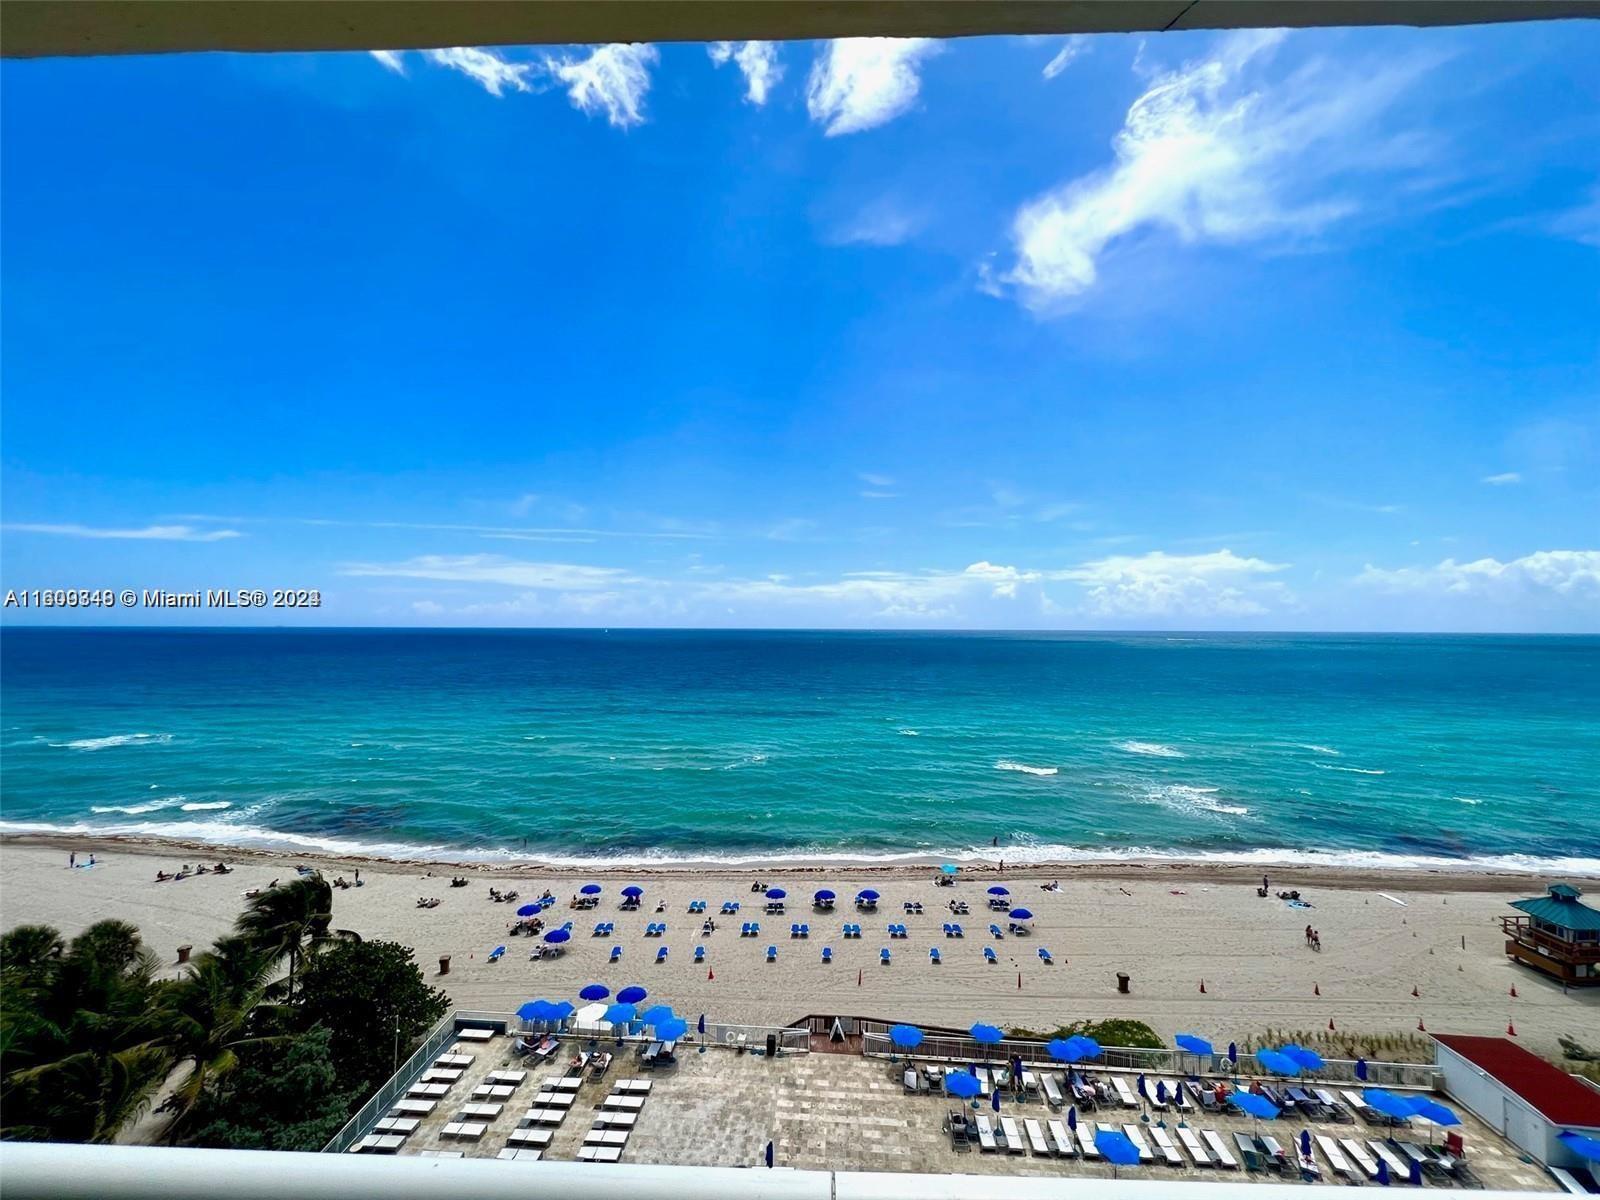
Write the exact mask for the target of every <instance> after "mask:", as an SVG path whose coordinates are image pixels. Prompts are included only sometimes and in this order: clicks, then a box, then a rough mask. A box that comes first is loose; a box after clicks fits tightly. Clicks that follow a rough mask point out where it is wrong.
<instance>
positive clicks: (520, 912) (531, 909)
mask: <svg viewBox="0 0 1600 1200" xmlns="http://www.w3.org/2000/svg"><path fill="white" fill-rule="evenodd" d="M538 911H539V906H538V905H537V904H524V905H523V906H522V907H521V908H519V909H517V916H519V917H531V916H533V914H534V913H536V912H538Z"/></svg>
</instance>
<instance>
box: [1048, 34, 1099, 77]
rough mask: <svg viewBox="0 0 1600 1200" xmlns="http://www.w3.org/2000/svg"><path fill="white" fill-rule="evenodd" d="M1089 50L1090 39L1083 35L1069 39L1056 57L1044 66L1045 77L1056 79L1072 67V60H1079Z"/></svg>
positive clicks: (1076, 35) (1075, 35)
mask: <svg viewBox="0 0 1600 1200" xmlns="http://www.w3.org/2000/svg"><path fill="white" fill-rule="evenodd" d="M1088 48H1089V39H1088V38H1087V37H1086V36H1084V35H1083V34H1081V33H1079V34H1074V35H1073V36H1072V37H1069V38H1068V39H1067V40H1066V42H1065V43H1064V44H1063V45H1062V47H1061V49H1060V50H1058V51H1057V52H1056V56H1055V57H1054V58H1052V59H1051V60H1050V61H1049V62H1047V63H1045V65H1044V72H1043V74H1044V77H1045V78H1046V79H1054V78H1055V77H1056V76H1057V75H1059V74H1061V72H1063V71H1065V70H1066V69H1067V68H1068V67H1069V66H1071V65H1072V60H1073V59H1075V58H1077V57H1078V56H1079V55H1080V54H1082V53H1083V52H1084V51H1085V50H1087V49H1088Z"/></svg>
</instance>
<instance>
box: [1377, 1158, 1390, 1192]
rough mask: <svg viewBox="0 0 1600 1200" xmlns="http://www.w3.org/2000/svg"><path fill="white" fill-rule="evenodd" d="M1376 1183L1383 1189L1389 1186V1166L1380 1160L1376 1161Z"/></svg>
mask: <svg viewBox="0 0 1600 1200" xmlns="http://www.w3.org/2000/svg"><path fill="white" fill-rule="evenodd" d="M1378 1183H1379V1184H1380V1185H1381V1186H1383V1187H1388V1186H1389V1164H1388V1162H1387V1161H1385V1160H1384V1159H1381V1158H1380V1159H1379V1160H1378Z"/></svg>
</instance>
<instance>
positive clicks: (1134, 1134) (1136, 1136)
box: [1122, 1125, 1156, 1166]
mask: <svg viewBox="0 0 1600 1200" xmlns="http://www.w3.org/2000/svg"><path fill="white" fill-rule="evenodd" d="M1122 1132H1123V1133H1125V1134H1127V1135H1128V1140H1129V1141H1130V1142H1132V1143H1133V1148H1134V1149H1135V1150H1137V1151H1138V1152H1139V1163H1140V1165H1141V1166H1143V1165H1145V1164H1146V1163H1153V1162H1155V1160H1156V1156H1155V1155H1154V1154H1152V1153H1151V1152H1150V1143H1149V1142H1147V1141H1145V1140H1144V1134H1143V1132H1141V1131H1140V1129H1139V1127H1138V1126H1137V1125H1124V1126H1123V1127H1122Z"/></svg>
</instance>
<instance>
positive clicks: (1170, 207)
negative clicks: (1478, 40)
mask: <svg viewBox="0 0 1600 1200" xmlns="http://www.w3.org/2000/svg"><path fill="white" fill-rule="evenodd" d="M1284 36H1285V34H1284V31H1282V30H1252V31H1248V32H1240V33H1231V34H1226V35H1223V36H1222V37H1220V38H1218V39H1217V40H1216V42H1215V43H1214V44H1213V49H1212V51H1211V53H1210V54H1209V55H1208V56H1206V57H1205V58H1202V59H1200V60H1198V61H1194V62H1189V63H1186V64H1184V65H1183V66H1182V67H1180V68H1178V69H1177V70H1175V71H1172V72H1169V73H1167V74H1165V75H1161V76H1159V77H1157V78H1156V79H1155V80H1154V81H1153V82H1151V84H1150V86H1149V87H1148V88H1147V90H1146V91H1145V92H1144V94H1143V95H1141V96H1140V97H1139V98H1138V99H1137V100H1135V101H1134V102H1133V105H1132V106H1131V107H1130V108H1129V109H1128V113H1127V116H1126V118H1125V120H1124V123H1123V127H1122V129H1121V131H1120V132H1119V133H1118V134H1117V135H1116V137H1115V139H1114V140H1113V159H1112V162H1111V163H1110V164H1109V165H1108V166H1106V167H1104V168H1102V169H1100V170H1098V171H1094V172H1091V173H1090V174H1087V175H1084V176H1081V177H1079V178H1076V179H1073V180H1069V181H1068V182H1066V183H1065V184H1063V185H1061V186H1059V187H1057V188H1055V189H1053V190H1051V191H1049V192H1047V193H1045V194H1044V195H1042V196H1039V197H1037V198H1036V199H1034V200H1032V201H1030V202H1029V203H1027V204H1025V205H1024V206H1023V207H1022V208H1021V209H1020V210H1019V211H1018V212H1017V214H1016V217H1015V219H1014V222H1013V225H1012V241H1013V244H1014V250H1015V255H1016V261H1015V264H1014V266H1013V267H1012V268H1011V270H1010V271H1009V272H1007V273H1005V274H1004V275H1002V276H1000V277H999V278H998V280H997V279H996V278H995V277H994V276H993V275H992V274H991V273H989V272H987V271H985V272H981V275H982V280H981V282H982V286H984V288H985V290H989V291H999V290H1001V289H1002V287H1004V286H1009V287H1012V288H1014V289H1015V290H1016V291H1017V293H1018V294H1019V295H1020V298H1021V299H1022V300H1023V301H1024V302H1025V303H1026V304H1027V305H1028V306H1029V307H1031V308H1034V309H1036V310H1048V309H1052V308H1059V307H1060V306H1062V304H1063V303H1064V302H1066V301H1070V300H1071V298H1073V297H1075V296H1078V295H1081V294H1082V293H1084V292H1085V291H1087V290H1088V289H1090V288H1091V287H1093V286H1094V284H1095V283H1096V281H1097V279H1098V278H1099V273H1100V267H1101V260H1102V259H1103V257H1104V256H1105V255H1106V254H1107V253H1108V251H1109V250H1111V249H1113V248H1114V247H1116V246H1117V245H1118V244H1120V243H1122V242H1123V241H1125V240H1128V239H1131V238H1134V237H1136V236H1137V235H1141V234H1150V233H1152V232H1157V231H1159V232H1165V233H1168V234H1172V235H1175V236H1176V237H1177V238H1178V239H1180V240H1181V241H1185V242H1198V241H1221V242H1240V241H1246V240H1250V239H1262V238H1267V237H1278V238H1305V237H1309V236H1313V235H1315V234H1317V233H1319V232H1321V231H1323V230H1324V229H1325V228H1327V227H1328V226H1330V225H1332V224H1334V223H1335V222H1338V221H1340V220H1342V219H1345V218H1347V217H1349V216H1351V215H1353V214H1354V213H1355V212H1357V211H1358V210H1359V207H1360V206H1359V205H1358V203H1357V202H1356V200H1355V199H1354V198H1353V197H1352V195H1351V194H1350V191H1349V189H1348V187H1347V186H1346V185H1347V184H1348V182H1349V181H1350V180H1351V179H1353V178H1354V177H1355V176H1357V175H1358V174H1359V173H1361V172H1372V171H1388V172H1397V171H1404V170H1407V169H1409V168H1412V167H1415V166H1416V165H1418V162H1419V160H1420V159H1423V158H1425V157H1426V155H1427V152H1428V147H1427V145H1426V144H1425V143H1424V141H1423V139H1421V138H1419V137H1417V136H1416V135H1415V134H1414V133H1409V132H1407V131H1404V130H1394V129H1393V118H1392V117H1391V116H1390V114H1389V110H1390V109H1391V108H1392V107H1393V106H1394V102H1395V101H1396V100H1397V99H1398V98H1399V97H1400V96H1401V94H1402V93H1403V92H1404V90H1405V89H1406V87H1407V86H1408V85H1409V84H1410V82H1411V81H1412V80H1413V79H1414V78H1415V77H1416V76H1417V75H1418V74H1420V73H1421V71H1423V70H1425V69H1426V68H1427V66H1429V65H1431V63H1424V62H1422V61H1421V60H1412V61H1405V60H1396V61H1391V62H1385V63H1381V64H1372V63H1356V64H1351V65H1347V66H1344V67H1342V68H1341V69H1340V70H1338V71H1335V70H1334V69H1333V68H1331V67H1329V66H1328V65H1327V64H1325V63H1323V62H1320V61H1315V60H1314V61H1312V62H1310V63H1307V64H1304V65H1302V66H1301V67H1299V68H1298V69H1296V70H1294V71H1292V72H1290V73H1288V74H1287V75H1284V76H1283V77H1281V78H1279V79H1278V80H1277V81H1275V82H1272V83H1270V84H1268V83H1267V82H1265V81H1264V79H1263V76H1264V73H1265V67H1266V64H1267V63H1268V62H1269V60H1270V59H1271V58H1272V55H1273V51H1274V50H1275V48H1276V47H1277V46H1278V45H1279V44H1280V43H1281V42H1282V40H1283V38H1284ZM1379 116H1384V117H1385V118H1386V119H1388V120H1389V121H1390V126H1389V129H1388V131H1385V130H1384V129H1380V128H1375V126H1376V125H1377V122H1376V120H1375V118H1377V117H1379Z"/></svg>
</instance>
